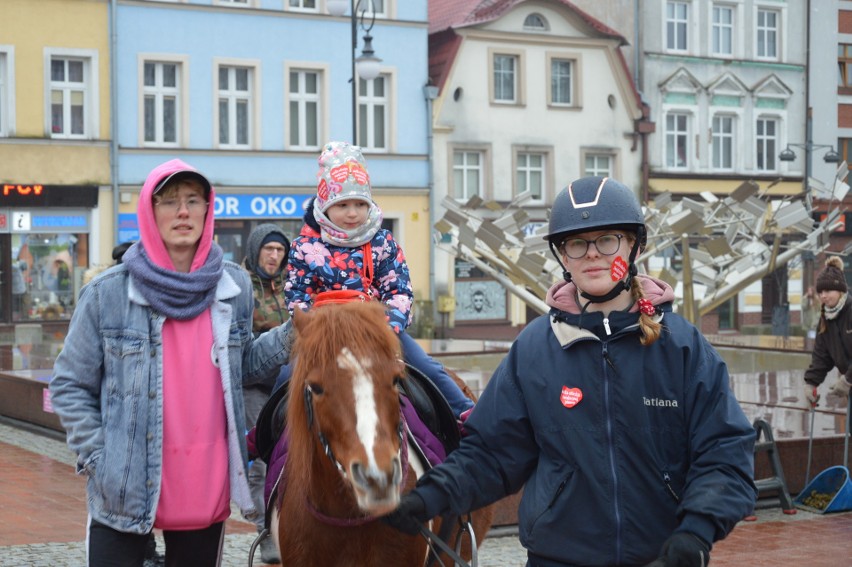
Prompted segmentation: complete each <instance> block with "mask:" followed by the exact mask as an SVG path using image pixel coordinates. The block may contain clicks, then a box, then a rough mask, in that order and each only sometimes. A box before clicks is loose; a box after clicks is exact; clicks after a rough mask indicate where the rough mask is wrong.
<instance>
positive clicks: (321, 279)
mask: <svg viewBox="0 0 852 567" xmlns="http://www.w3.org/2000/svg"><path fill="white" fill-rule="evenodd" d="M319 166H320V168H319V171H318V173H317V179H318V184H317V196H316V198H314V199H313V200H312V201H311V202H310V203H309V205H308V207H307V210H306V211H305V217H304V218H305V226H304V227H302V230H301V232H300V234H299V236H298V237H297V238H296V239H295V240H293V245H292V246H291V248H290V257H289V265H288V266H287V271H288V274H289V277H288V281H287V283H286V284H285V286H284V296H285V298H286V302H287V308H288V309H289V310H290V313H291V314H292V313H293V311H295V310H296V309H304V310H306V309H309V308H310V307H311V306H312V305H314V304H315V302H316V301H317V298H318V296H319V300H322V299H323V297H324V296H322V295H320V294H322V293H323V292H338V293H337V294H336V295H335V294H330V295H331V296H334V298H333V299H332V300H333V301H337V300H346V299H350V298H352V297H356V296H359V298H360V299H377V300H379V301H381V302H382V303H384V304H385V305H386V306H387V311H388V322H389V323H390V326H391V328H392V329H393V330H394V332H396V333H397V335H399V339H400V341H401V344H402V350H403V356H404V357H405V360H406V361H407V362H408V363H409V364H411V365H412V366H413V367H415V368H416V369H417V370H419V371H420V372H422V373H423V374H425V375H426V376H427V377H428V378H429V379H431V380H432V382H434V383H435V385H436V386H437V387H438V389H439V390H440V391H441V393H442V394H443V395H444V397H445V398H446V399H447V402H449V405H450V407H451V408H452V410H453V414H454V415H455V416H456V418H457V419H459V420H461V421H463V420H464V419H465V418H466V417H467V412H468V410H470V408H472V407H473V402H472V401H471V400H470V399H469V398H468V397H466V396H465V395H464V393H463V392H462V391H461V389H460V388H459V386H458V385H457V384H456V383H455V381H453V379H452V378H450V376H449V375H448V374H447V373H446V371H445V370H444V367H443V366H441V364H439V363H438V362H436V361H435V360H434V359H432V358H431V357H430V356H429V355H428V354H426V353H425V352H424V351H423V349H422V348H421V347H420V345H418V344H417V342H416V341H415V340H414V339H412V338H411V337H410V336H409V335H408V334H407V333H406V332H405V329H406V328H407V327H408V325H409V324H410V323H411V304H412V301H413V298H414V292H413V291H412V288H411V279H410V277H409V275H408V264H406V262H405V255H404V254H403V252H402V247H400V245H399V243H398V242H397V241H396V239H394V237H393V234H391V232H390V231H389V230H386V229H383V228H382V211H381V209H379V206H378V205H377V204H376V203H375V202H374V201H373V199H372V195H371V187H370V175H369V173H368V172H367V164H366V162H365V161H364V156H363V155H362V154H361V148H359V147H358V146H351V145H349V144H347V143H346V142H329V143H328V144H326V145H325V147H324V148H323V151H322V154H321V155H320V157H319ZM341 292H342V293H341ZM341 296H345V297H343V298H342V299H339V298H340V297H341Z"/></svg>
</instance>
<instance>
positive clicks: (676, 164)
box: [666, 112, 689, 168]
mask: <svg viewBox="0 0 852 567" xmlns="http://www.w3.org/2000/svg"><path fill="white" fill-rule="evenodd" d="M688 144H689V114H685V113H680V112H670V113H669V114H666V167H673V168H685V167H687V166H688V165H689V164H688V161H687V156H688V155H689V145H688Z"/></svg>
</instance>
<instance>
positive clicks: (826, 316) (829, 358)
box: [805, 256, 852, 406]
mask: <svg viewBox="0 0 852 567" xmlns="http://www.w3.org/2000/svg"><path fill="white" fill-rule="evenodd" d="M816 291H817V297H819V300H820V303H822V309H821V311H820V317H819V323H818V325H817V336H816V341H815V342H814V350H813V353H811V365H810V366H809V367H808V369H807V370H806V371H805V399H806V400H807V401H808V403H809V404H810V405H812V406H816V404H817V402H818V401H819V398H820V396H819V394H818V393H817V387H818V386H819V385H820V384H822V383H823V381H824V380H825V376H826V374H828V372H829V371H830V370H831V369H833V368H835V367H837V370H839V371H840V374H841V376H840V377H839V378H838V379H837V381H836V382H835V383H834V384H832V385H831V387H830V388H829V390H828V391H829V393H831V394H834V395H836V396H839V397H840V398H841V399H843V400H844V401H845V400H846V398H848V397H849V389H850V387H852V386H851V385H852V360H850V358H849V357H850V354H849V353H852V308H850V305H849V296H848V293H847V292H848V287H847V285H846V275H845V274H844V271H843V260H841V259H840V258H839V257H838V256H831V257H830V258H829V259H828V260H826V262H825V269H824V270H823V271H822V272H821V273H820V274H819V276H817V280H816Z"/></svg>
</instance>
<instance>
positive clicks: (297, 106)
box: [289, 70, 321, 149]
mask: <svg viewBox="0 0 852 567" xmlns="http://www.w3.org/2000/svg"><path fill="white" fill-rule="evenodd" d="M320 81H321V75H320V73H319V72H317V71H301V70H292V71H290V116H289V123H290V134H289V139H290V146H291V147H293V148H294V149H318V148H319V145H320V143H321V142H320V131H321V128H320V100H321V99H320V95H321V93H320Z"/></svg>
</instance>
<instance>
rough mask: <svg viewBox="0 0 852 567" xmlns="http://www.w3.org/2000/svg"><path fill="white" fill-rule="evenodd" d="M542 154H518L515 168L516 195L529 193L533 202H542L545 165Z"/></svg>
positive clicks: (544, 158) (544, 157) (545, 160)
mask: <svg viewBox="0 0 852 567" xmlns="http://www.w3.org/2000/svg"><path fill="white" fill-rule="evenodd" d="M546 163H547V158H546V156H545V154H543V153H530V152H519V153H518V155H517V167H516V168H515V186H516V187H515V192H516V194H519V193H523V192H524V191H529V192H530V195H531V198H532V200H533V201H542V200H544V179H545V165H546Z"/></svg>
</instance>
